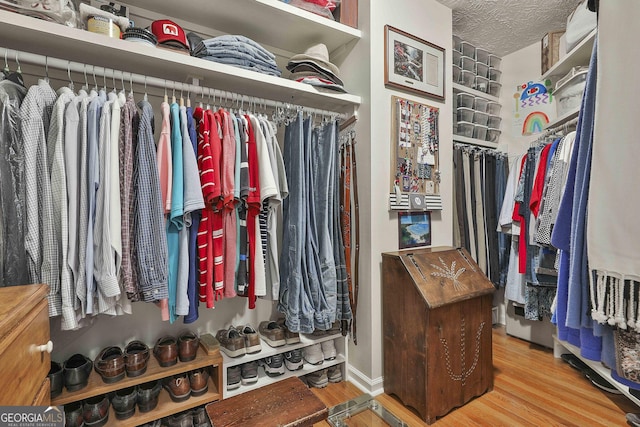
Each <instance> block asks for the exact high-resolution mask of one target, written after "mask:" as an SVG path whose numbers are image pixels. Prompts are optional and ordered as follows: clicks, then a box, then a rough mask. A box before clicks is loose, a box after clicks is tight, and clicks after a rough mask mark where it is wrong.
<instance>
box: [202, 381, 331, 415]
mask: <svg viewBox="0 0 640 427" xmlns="http://www.w3.org/2000/svg"><path fill="white" fill-rule="evenodd" d="M206 410H207V414H208V415H209V419H210V420H211V425H212V426H213V427H231V426H238V427H239V426H252V427H262V426H264V427H271V426H276V425H277V426H291V427H293V426H311V425H313V424H314V423H317V422H320V421H322V420H326V419H327V415H328V411H327V407H326V406H325V404H324V403H322V401H321V400H320V399H319V398H318V397H316V396H315V395H314V394H313V393H312V392H311V391H310V390H309V389H308V388H307V386H305V385H304V383H303V382H302V381H300V379H299V378H298V377H292V378H289V379H286V380H284V381H279V382H277V383H274V384H272V385H270V386H267V387H262V388H259V389H257V390H253V391H250V392H247V393H243V394H241V395H239V396H235V397H232V398H230V399H225V400H223V401H221V402H216V403H211V404H209V405H207V406H206Z"/></svg>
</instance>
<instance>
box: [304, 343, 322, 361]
mask: <svg viewBox="0 0 640 427" xmlns="http://www.w3.org/2000/svg"><path fill="white" fill-rule="evenodd" d="M302 354H303V355H304V360H306V361H307V363H310V364H312V365H320V364H322V362H324V354H323V353H322V346H321V345H320V344H313V345H310V346H308V347H305V348H304V349H303V350H302Z"/></svg>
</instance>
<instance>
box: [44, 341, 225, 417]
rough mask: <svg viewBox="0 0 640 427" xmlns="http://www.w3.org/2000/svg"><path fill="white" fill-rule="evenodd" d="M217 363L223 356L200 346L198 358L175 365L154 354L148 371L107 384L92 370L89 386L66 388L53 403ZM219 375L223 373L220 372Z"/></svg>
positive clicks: (220, 362) (219, 390) (220, 363)
mask: <svg viewBox="0 0 640 427" xmlns="http://www.w3.org/2000/svg"><path fill="white" fill-rule="evenodd" d="M149 351H151V352H152V353H153V347H150V348H149ZM216 365H222V358H221V357H220V356H219V355H218V357H211V356H207V355H206V354H205V353H204V350H202V349H201V348H198V352H197V353H196V358H195V359H194V360H192V361H190V362H180V361H178V363H176V364H175V365H173V366H169V367H166V368H163V367H161V366H160V365H159V364H158V361H157V360H156V358H155V357H154V356H153V354H152V355H151V357H150V358H149V364H148V365H147V372H145V373H144V374H143V375H140V376H138V377H133V378H130V377H125V378H124V379H122V380H120V381H118V382H115V383H112V384H106V383H105V382H104V381H102V377H101V376H100V374H98V373H97V372H95V371H92V372H91V374H90V375H89V383H88V384H87V387H85V388H83V389H81V390H78V391H75V392H68V391H67V390H66V389H65V390H63V392H62V394H61V395H60V396H58V397H57V398H55V399H53V400H52V401H51V404H52V405H55V406H58V405H64V404H65V403H69V402H76V401H78V400H82V399H86V398H88V397H92V396H97V395H100V394H105V393H109V392H111V391H115V390H119V389H123V388H127V387H131V386H134V385H137V384H142V383H146V382H149V381H153V380H157V379H161V378H167V377H170V376H171V375H174V374H179V373H182V372H188V371H192V370H194V369H198V368H202V367H205V366H216ZM218 376H221V375H220V374H219V375H218ZM221 392H222V390H221V389H220V388H218V389H217V390H216V393H221ZM220 396H221V395H219V396H218V397H217V399H219V398H220ZM211 400H214V399H211ZM211 400H209V401H211ZM203 403H204V402H203Z"/></svg>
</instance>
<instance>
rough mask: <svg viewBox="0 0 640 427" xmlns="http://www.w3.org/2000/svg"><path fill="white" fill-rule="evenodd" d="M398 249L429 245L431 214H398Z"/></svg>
mask: <svg viewBox="0 0 640 427" xmlns="http://www.w3.org/2000/svg"><path fill="white" fill-rule="evenodd" d="M398 241H399V242H398V246H399V247H400V249H406V248H415V247H418V246H430V245H431V212H398Z"/></svg>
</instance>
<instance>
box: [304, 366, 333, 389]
mask: <svg viewBox="0 0 640 427" xmlns="http://www.w3.org/2000/svg"><path fill="white" fill-rule="evenodd" d="M305 379H306V381H307V383H308V384H309V386H311V387H316V388H324V387H326V386H327V385H328V384H329V383H339V382H340V381H342V370H341V369H340V366H339V365H334V366H330V367H329V368H327V369H320V370H319V371H315V372H311V373H310V374H307V375H305Z"/></svg>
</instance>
